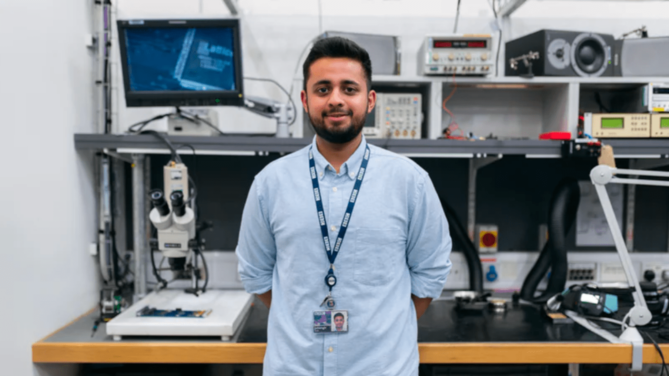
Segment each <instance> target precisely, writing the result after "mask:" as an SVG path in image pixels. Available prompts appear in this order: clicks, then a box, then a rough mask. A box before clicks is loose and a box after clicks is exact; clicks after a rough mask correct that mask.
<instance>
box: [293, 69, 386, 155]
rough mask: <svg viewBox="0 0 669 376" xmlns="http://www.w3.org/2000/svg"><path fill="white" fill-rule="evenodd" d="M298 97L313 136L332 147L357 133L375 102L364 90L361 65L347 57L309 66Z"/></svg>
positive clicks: (364, 83)
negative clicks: (307, 117) (329, 143)
mask: <svg viewBox="0 0 669 376" xmlns="http://www.w3.org/2000/svg"><path fill="white" fill-rule="evenodd" d="M301 96H302V105H303V106H304V110H305V111H306V112H307V113H308V114H309V119H310V120H311V124H312V125H313V126H314V130H315V131H316V134H317V135H318V136H320V137H321V138H323V139H324V140H326V141H328V142H331V143H336V144H342V143H346V142H349V141H351V140H353V139H355V138H356V137H357V136H358V135H359V134H360V132H361V131H362V127H363V126H364V124H365V117H366V116H367V114H368V113H369V112H371V111H372V109H373V108H374V104H375V103H376V93H375V92H374V91H369V92H368V91H367V80H366V78H365V71H364V69H363V68H362V64H360V62H358V61H356V60H353V59H348V58H328V57H326V58H321V59H318V60H316V61H315V62H314V63H313V64H311V67H310V68H309V79H308V80H307V84H306V90H303V91H302V93H301Z"/></svg>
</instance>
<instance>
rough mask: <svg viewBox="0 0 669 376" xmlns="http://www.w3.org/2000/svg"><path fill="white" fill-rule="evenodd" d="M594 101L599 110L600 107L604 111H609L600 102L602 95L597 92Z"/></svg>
mask: <svg viewBox="0 0 669 376" xmlns="http://www.w3.org/2000/svg"><path fill="white" fill-rule="evenodd" d="M595 102H597V105H599V111H600V112H601V111H602V109H603V110H604V111H606V112H611V110H609V109H608V108H606V107H605V106H604V104H603V103H602V97H601V96H600V95H599V92H595Z"/></svg>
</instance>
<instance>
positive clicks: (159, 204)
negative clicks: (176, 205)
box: [151, 189, 170, 217]
mask: <svg viewBox="0 0 669 376" xmlns="http://www.w3.org/2000/svg"><path fill="white" fill-rule="evenodd" d="M151 203H153V207H154V208H156V210H158V213H160V215H161V216H163V217H164V216H166V215H168V214H170V207H169V206H168V205H167V201H165V196H164V195H163V191H161V190H160V189H156V190H153V191H151Z"/></svg>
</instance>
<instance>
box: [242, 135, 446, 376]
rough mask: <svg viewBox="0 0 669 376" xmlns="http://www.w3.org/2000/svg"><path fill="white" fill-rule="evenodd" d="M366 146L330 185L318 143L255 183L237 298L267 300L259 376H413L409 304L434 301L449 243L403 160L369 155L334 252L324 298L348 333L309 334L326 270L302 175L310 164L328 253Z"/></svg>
mask: <svg viewBox="0 0 669 376" xmlns="http://www.w3.org/2000/svg"><path fill="white" fill-rule="evenodd" d="M366 146H367V142H366V141H365V139H364V137H363V140H362V142H361V144H360V146H359V147H358V149H357V150H356V151H355V153H354V154H353V155H352V156H351V157H350V158H349V160H348V161H347V162H346V163H344V164H343V165H342V166H341V168H340V172H339V173H338V174H337V173H336V172H335V170H334V168H332V166H331V165H330V164H329V163H328V161H327V160H326V159H325V158H324V157H323V156H322V155H321V154H320V153H319V152H318V148H317V147H316V141H315V138H314V142H313V143H312V145H310V146H308V147H306V148H304V149H301V150H299V151H297V152H295V153H293V154H290V155H288V156H285V157H283V158H280V159H278V160H276V161H274V162H272V163H271V164H269V165H268V166H267V167H266V168H265V169H263V170H262V171H261V172H260V173H259V174H258V175H257V176H256V177H255V180H254V182H253V184H252V186H251V190H250V191H249V195H248V198H247V201H246V206H245V207H244V214H243V216H242V224H241V230H240V235H239V244H238V246H237V256H238V258H239V275H240V277H241V280H242V282H243V284H244V287H245V289H246V291H248V292H249V293H253V294H262V293H265V292H267V291H269V290H272V307H271V309H270V311H269V322H268V327H267V352H266V354H265V362H264V375H267V376H269V375H271V376H297V375H304V376H314V375H325V376H331V375H351V376H354V375H389V376H390V375H392V376H398V375H401V376H405V375H417V374H418V343H417V322H416V311H415V308H414V305H413V301H412V300H411V298H410V295H411V294H414V295H416V296H418V297H420V298H426V297H430V298H436V297H438V296H439V295H440V293H441V290H442V289H443V286H444V283H445V282H446V277H447V275H448V273H449V271H450V268H451V262H450V260H449V255H450V252H451V238H450V235H449V231H448V224H447V222H446V217H445V216H444V212H443V209H442V207H441V204H440V202H439V198H438V197H437V193H436V192H435V189H434V186H433V185H432V182H431V180H430V178H429V176H428V174H427V173H426V172H425V171H424V170H423V169H422V168H420V167H419V166H418V165H417V164H415V163H414V162H413V161H411V160H410V159H408V158H405V157H402V156H400V155H397V154H394V153H392V152H389V151H387V150H384V149H381V148H378V147H375V146H374V145H370V149H371V156H370V159H369V165H368V169H367V171H366V172H365V177H364V180H363V182H362V187H361V189H360V193H359V195H358V198H357V201H356V205H355V209H354V210H353V215H352V216H351V220H350V222H349V227H348V230H347V231H346V236H345V238H344V242H343V244H342V246H341V250H340V252H339V255H338V256H337V259H336V261H335V274H336V276H337V285H336V286H335V287H334V289H333V290H332V296H333V298H334V299H335V301H336V308H335V309H338V310H348V332H346V333H331V334H320V333H319V334H317V333H314V330H313V313H314V311H318V310H324V309H325V308H324V307H319V305H320V304H321V303H322V301H323V299H324V298H325V296H326V295H327V293H328V288H327V286H326V285H325V282H324V278H325V276H326V274H327V272H328V269H329V267H330V263H329V261H328V258H327V255H326V253H325V249H324V246H323V240H322V238H321V231H320V224H319V220H318V215H317V211H316V203H315V201H314V194H313V190H312V182H311V176H310V173H309V157H308V153H309V149H310V148H312V150H313V152H314V159H315V163H316V169H317V173H318V176H319V184H320V188H321V195H322V200H323V206H324V209H325V214H326V217H327V218H326V219H327V225H328V230H329V235H330V241H331V242H333V241H334V240H336V238H337V235H338V232H339V226H340V224H341V221H342V217H343V215H344V213H345V211H346V206H347V203H348V200H349V197H350V194H351V190H352V189H353V185H354V182H355V177H356V175H357V172H358V169H359V168H360V165H361V163H362V156H363V154H364V152H365V147H366Z"/></svg>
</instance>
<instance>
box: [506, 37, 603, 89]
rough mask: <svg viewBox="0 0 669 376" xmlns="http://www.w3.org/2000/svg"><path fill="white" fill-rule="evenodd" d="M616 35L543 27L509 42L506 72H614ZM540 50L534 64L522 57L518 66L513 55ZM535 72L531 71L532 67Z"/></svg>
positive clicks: (598, 74) (583, 74) (587, 74)
mask: <svg viewBox="0 0 669 376" xmlns="http://www.w3.org/2000/svg"><path fill="white" fill-rule="evenodd" d="M613 43H614V39H613V35H609V34H598V33H589V32H578V31H560V30H539V31H537V32H534V33H532V34H528V35H525V36H524V37H520V38H518V39H514V40H512V41H509V42H506V52H505V59H504V60H505V61H506V63H505V64H506V70H505V71H506V75H507V76H521V75H527V74H531V75H532V74H533V75H535V76H581V77H602V76H613V66H612V65H611V48H612V46H613ZM530 52H538V53H539V56H538V58H537V59H535V60H530V62H531V65H528V64H525V63H524V62H523V61H522V60H520V61H519V62H518V63H517V64H516V65H515V69H514V68H512V67H511V59H514V58H518V57H521V56H522V55H525V54H529V53H530ZM530 67H531V68H532V72H529V68H530Z"/></svg>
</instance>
